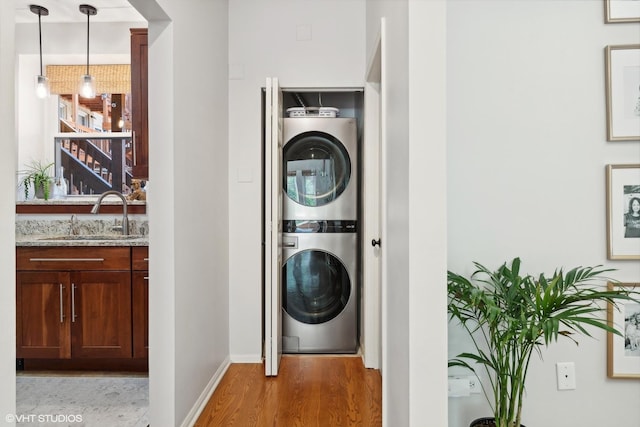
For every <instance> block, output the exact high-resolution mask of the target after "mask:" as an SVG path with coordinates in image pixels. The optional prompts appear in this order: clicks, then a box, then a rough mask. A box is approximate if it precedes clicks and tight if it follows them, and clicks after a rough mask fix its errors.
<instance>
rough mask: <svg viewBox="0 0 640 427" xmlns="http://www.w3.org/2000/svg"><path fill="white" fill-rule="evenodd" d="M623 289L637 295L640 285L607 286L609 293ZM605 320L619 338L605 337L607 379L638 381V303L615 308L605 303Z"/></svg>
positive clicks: (612, 284) (639, 351)
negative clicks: (633, 379)
mask: <svg viewBox="0 0 640 427" xmlns="http://www.w3.org/2000/svg"><path fill="white" fill-rule="evenodd" d="M624 287H627V288H633V289H632V290H636V291H640V283H611V282H609V283H608V288H609V289H610V290H612V289H614V288H616V289H617V288H624ZM607 319H608V321H609V325H611V326H613V327H614V328H616V329H617V330H619V331H620V332H622V336H619V335H615V334H612V333H610V332H609V333H607V375H608V376H609V378H640V303H637V302H632V301H629V302H624V303H620V304H618V308H616V307H614V306H613V304H611V303H609V306H608V308H607Z"/></svg>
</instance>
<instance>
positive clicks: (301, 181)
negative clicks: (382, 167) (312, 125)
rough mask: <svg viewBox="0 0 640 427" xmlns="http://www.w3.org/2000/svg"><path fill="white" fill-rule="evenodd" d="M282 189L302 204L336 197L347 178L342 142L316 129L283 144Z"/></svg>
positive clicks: (347, 163)
mask: <svg viewBox="0 0 640 427" xmlns="http://www.w3.org/2000/svg"><path fill="white" fill-rule="evenodd" d="M284 167H285V174H284V183H283V186H284V191H285V194H286V195H287V196H288V197H289V198H290V199H291V200H293V201H294V202H296V203H298V204H301V205H303V206H309V207H316V206H322V205H326V204H327V203H330V202H332V201H333V200H335V199H337V198H338V197H340V194H342V192H343V191H344V190H345V189H346V188H347V185H348V184H349V179H350V178H351V160H350V159H349V153H347V150H346V149H345V147H344V145H342V143H341V142H340V141H338V140H337V139H336V138H334V137H333V136H331V135H329V134H327V133H324V132H319V131H314V132H304V133H301V134H299V135H297V136H295V137H294V138H292V139H291V140H290V141H289V142H287V144H286V145H285V146H284Z"/></svg>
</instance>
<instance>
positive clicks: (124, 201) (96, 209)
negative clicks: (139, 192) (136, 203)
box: [91, 190, 129, 235]
mask: <svg viewBox="0 0 640 427" xmlns="http://www.w3.org/2000/svg"><path fill="white" fill-rule="evenodd" d="M110 195H113V196H118V197H120V199H121V200H122V234H123V235H128V234H129V218H128V216H127V199H126V198H125V197H124V196H123V195H122V193H119V192H117V191H114V190H109V191H105V192H104V193H102V194H101V195H100V197H98V201H97V202H96V204H95V205H93V208H91V213H92V214H97V213H99V212H100V205H101V203H102V199H104V198H105V197H107V196H110Z"/></svg>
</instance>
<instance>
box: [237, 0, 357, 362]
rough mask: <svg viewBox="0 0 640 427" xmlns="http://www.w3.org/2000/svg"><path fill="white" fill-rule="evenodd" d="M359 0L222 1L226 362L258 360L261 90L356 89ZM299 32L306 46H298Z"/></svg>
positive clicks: (260, 278) (259, 349)
mask: <svg viewBox="0 0 640 427" xmlns="http://www.w3.org/2000/svg"><path fill="white" fill-rule="evenodd" d="M364 4H365V2H364V1H363V0H357V1H348V2H344V1H339V0H324V1H320V0H310V1H305V2H300V1H294V0H274V1H269V2H265V1H262V0H231V1H229V70H230V75H229V178H228V179H229V218H230V220H229V227H230V230H231V233H232V238H231V239H230V245H229V258H230V264H229V271H230V280H229V287H230V289H229V292H230V299H229V306H230V328H231V330H230V339H231V342H230V346H231V357H232V360H234V361H237V362H258V361H260V357H261V354H262V347H261V346H262V299H261V295H262V270H261V263H262V260H261V256H262V255H261V239H260V236H261V227H262V219H261V218H262V217H261V202H262V201H261V193H262V186H261V179H262V172H261V169H262V165H261V150H262V124H261V108H262V106H261V88H262V87H264V85H265V78H266V77H278V78H279V81H280V86H282V87H321V88H322V87H340V86H346V87H356V86H359V87H362V86H363V85H364V73H365V54H366V52H365V45H364V36H365V28H364V17H365V12H364ZM298 26H303V27H306V26H308V27H310V28H311V40H305V41H298V40H297V35H296V34H297V29H298Z"/></svg>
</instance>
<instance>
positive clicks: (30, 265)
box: [16, 246, 131, 271]
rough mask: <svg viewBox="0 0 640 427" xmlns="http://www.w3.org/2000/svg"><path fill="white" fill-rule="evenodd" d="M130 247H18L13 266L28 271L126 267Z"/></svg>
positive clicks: (117, 268)
mask: <svg viewBox="0 0 640 427" xmlns="http://www.w3.org/2000/svg"><path fill="white" fill-rule="evenodd" d="M130 254H131V248H130V247H108V248H107V247H94V246H82V247H80V246H77V247H20V248H16V269H17V270H21V271H29V270H38V271H43V270H129V269H130V265H131V255H130Z"/></svg>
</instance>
